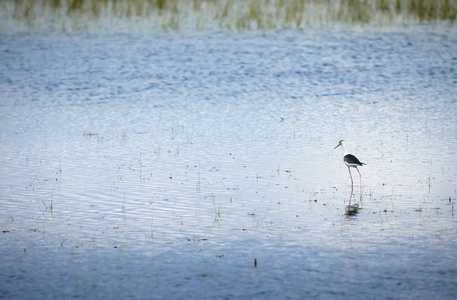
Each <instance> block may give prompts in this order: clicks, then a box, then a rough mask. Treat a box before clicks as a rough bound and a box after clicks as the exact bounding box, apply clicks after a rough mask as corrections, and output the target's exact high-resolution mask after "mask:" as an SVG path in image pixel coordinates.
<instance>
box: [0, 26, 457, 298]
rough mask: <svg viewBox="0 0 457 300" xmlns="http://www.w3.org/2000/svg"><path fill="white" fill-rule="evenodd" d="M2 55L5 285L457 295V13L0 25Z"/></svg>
mask: <svg viewBox="0 0 457 300" xmlns="http://www.w3.org/2000/svg"><path fill="white" fill-rule="evenodd" d="M0 62H1V63H0V97H1V98H0V128H1V130H0V141H1V147H0V160H1V161H0V197H1V202H0V215H1V218H0V224H1V230H2V233H0V234H1V242H0V254H1V257H2V261H1V269H2V272H1V273H0V297H2V298H14V299H18V298H19V299H20V298H22V299H23V298H40V299H41V298H43V299H45V298H47V299H55V298H71V299H76V298H91V299H97V298H100V299H101V298H103V299H107V298H108V299H113V298H120V299H125V298H129V297H131V298H153V299H184V298H187V299H192V298H194V299H202V298H212V299H220V298H224V299H227V298H247V299H252V298H254V299H278V298H282V299H289V298H292V299H294V298H305V297H307V296H309V297H312V298H344V299H347V298H363V299H374V298H376V299H379V298H414V299H431V298H434V299H437V298H440V299H455V297H456V296H457V257H456V249H457V221H456V218H455V216H454V215H455V213H457V212H454V206H455V205H456V202H457V155H456V149H457V126H456V116H457V101H456V100H457V98H456V95H457V34H456V30H455V27H450V26H434V27H432V26H427V25H414V26H413V25H411V26H405V27H399V26H398V27H397V26H393V27H390V28H384V29H374V28H371V29H370V28H358V27H356V28H352V29H343V28H339V29H338V28H334V29H330V28H328V29H309V30H304V31H297V30H274V31H266V32H261V31H256V30H253V31H245V32H241V33H230V32H226V31H218V30H214V31H213V30H210V31H193V32H192V31H191V32H182V33H176V32H158V31H154V32H150V33H145V32H137V33H133V32H130V33H129V32H124V33H87V32H66V33H58V32H54V33H40V32H26V33H20V32H17V33H6V32H2V33H1V34H0ZM341 139H344V140H345V141H346V144H347V147H348V148H349V150H350V151H351V152H352V153H353V154H355V155H356V156H357V157H358V158H359V159H360V160H361V161H362V162H365V163H366V165H365V166H363V167H361V168H359V169H360V171H361V174H362V186H361V187H360V185H359V178H358V173H357V171H356V170H353V171H352V175H353V178H354V188H353V189H351V182H350V177H349V174H348V170H347V168H346V166H345V165H344V164H343V161H342V150H341V148H337V149H334V147H335V146H336V145H337V144H338V141H339V140H341ZM456 209H457V208H456Z"/></svg>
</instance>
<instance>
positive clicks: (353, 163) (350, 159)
mask: <svg viewBox="0 0 457 300" xmlns="http://www.w3.org/2000/svg"><path fill="white" fill-rule="evenodd" d="M339 146H341V147H342V148H343V161H344V163H345V164H346V166H347V167H348V170H349V176H351V184H352V185H354V181H353V180H352V174H351V168H355V169H356V170H357V172H359V175H360V189H362V174H360V171H359V169H358V168H357V167H358V166H363V165H365V163H363V162H361V161H360V160H359V159H358V158H357V157H355V156H354V155H352V154H350V153H349V151H348V150H347V149H346V144H345V143H344V140H341V141H340V142H339V143H338V145H336V147H335V149H336V148H338V147H339Z"/></svg>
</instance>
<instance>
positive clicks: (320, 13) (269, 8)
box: [0, 0, 457, 31]
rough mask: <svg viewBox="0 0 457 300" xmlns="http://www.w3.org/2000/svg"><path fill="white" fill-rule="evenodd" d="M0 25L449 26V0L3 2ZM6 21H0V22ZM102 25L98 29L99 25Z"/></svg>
mask: <svg viewBox="0 0 457 300" xmlns="http://www.w3.org/2000/svg"><path fill="white" fill-rule="evenodd" d="M0 12H1V15H2V19H3V21H2V22H0V24H1V25H0V30H2V31H3V30H4V29H5V28H6V27H7V26H6V25H5V23H6V24H9V25H11V24H13V26H16V27H22V28H23V29H24V30H27V29H28V30H36V29H52V30H64V31H67V30H73V31H78V30H87V29H90V28H94V27H95V28H98V27H100V26H107V27H113V28H116V27H119V26H122V24H121V23H122V22H124V23H125V21H127V23H128V26H133V27H140V28H146V29H150V28H151V29H152V28H156V29H162V30H183V29H208V28H223V29H228V30H243V29H280V28H295V29H304V28H308V27H322V26H326V25H328V24H334V23H337V24H338V23H342V24H374V25H388V24H410V23H437V22H447V23H450V24H452V25H454V24H455V20H456V18H457V2H456V1H452V0H436V1H434V0H190V1H186V0H142V1H128V0H38V1H33V0H19V1H13V0H7V1H2V2H0ZM5 20H6V22H5ZM102 20H103V21H106V20H107V21H108V22H107V23H108V24H103V25H100V23H101V21H102Z"/></svg>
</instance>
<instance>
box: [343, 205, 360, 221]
mask: <svg viewBox="0 0 457 300" xmlns="http://www.w3.org/2000/svg"><path fill="white" fill-rule="evenodd" d="M361 209H362V208H361V207H359V205H358V204H354V205H348V206H346V209H345V211H344V215H345V216H346V217H348V218H354V217H356V216H357V214H358V213H359V210H361Z"/></svg>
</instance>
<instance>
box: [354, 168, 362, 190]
mask: <svg viewBox="0 0 457 300" xmlns="http://www.w3.org/2000/svg"><path fill="white" fill-rule="evenodd" d="M355 169H356V170H357V172H359V176H360V189H362V174H360V171H359V169H358V168H357V167H355Z"/></svg>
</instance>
